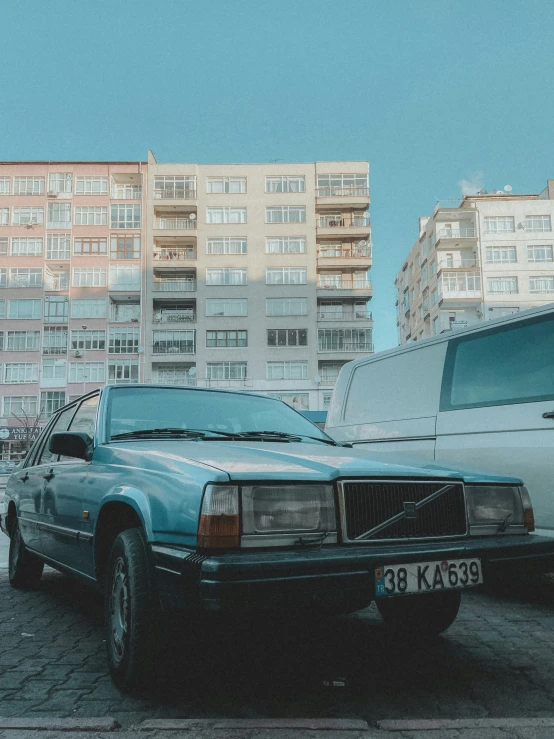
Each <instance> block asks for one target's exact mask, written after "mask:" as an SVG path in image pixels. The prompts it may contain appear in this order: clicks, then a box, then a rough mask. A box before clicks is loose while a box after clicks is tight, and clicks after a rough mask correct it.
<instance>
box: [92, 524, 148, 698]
mask: <svg viewBox="0 0 554 739" xmlns="http://www.w3.org/2000/svg"><path fill="white" fill-rule="evenodd" d="M104 608H105V610H104V615H105V628H106V646H107V650H108V664H109V668H110V673H111V676H112V680H113V681H114V683H115V684H116V685H117V686H118V687H119V688H122V689H123V690H140V689H141V688H142V687H144V688H148V686H149V677H150V676H151V674H152V671H153V659H154V656H155V655H154V643H155V642H156V639H155V634H154V629H155V628H156V617H155V616H156V611H157V610H158V609H157V607H156V597H155V587H154V576H153V570H152V565H151V562H150V558H149V553H148V546H147V543H146V538H145V536H144V533H143V531H142V529H138V528H137V529H128V530H127V531H123V532H122V533H121V534H119V536H118V537H117V539H116V540H115V542H114V544H113V547H112V550H111V553H110V557H109V561H108V570H107V576H106V591H105V607H104Z"/></svg>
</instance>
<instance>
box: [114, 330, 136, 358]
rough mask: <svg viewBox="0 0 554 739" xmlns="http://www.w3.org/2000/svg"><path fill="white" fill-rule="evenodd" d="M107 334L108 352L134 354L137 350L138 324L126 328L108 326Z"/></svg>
mask: <svg viewBox="0 0 554 739" xmlns="http://www.w3.org/2000/svg"><path fill="white" fill-rule="evenodd" d="M108 336H109V346H108V352H109V353H110V354H136V353H137V352H138V350H139V343H140V328H139V327H138V326H130V327H128V328H117V327H112V326H110V328H109V333H108Z"/></svg>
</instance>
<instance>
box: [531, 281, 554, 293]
mask: <svg viewBox="0 0 554 739" xmlns="http://www.w3.org/2000/svg"><path fill="white" fill-rule="evenodd" d="M529 292H531V293H554V277H530V278H529Z"/></svg>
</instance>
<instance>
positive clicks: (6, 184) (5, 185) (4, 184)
mask: <svg viewBox="0 0 554 739" xmlns="http://www.w3.org/2000/svg"><path fill="white" fill-rule="evenodd" d="M9 194H10V178H9V177H0V195H9Z"/></svg>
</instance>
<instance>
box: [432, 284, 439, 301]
mask: <svg viewBox="0 0 554 739" xmlns="http://www.w3.org/2000/svg"><path fill="white" fill-rule="evenodd" d="M438 302H439V293H438V290H437V289H436V288H435V289H434V290H433V292H432V293H431V305H436V304H437V303H438Z"/></svg>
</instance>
